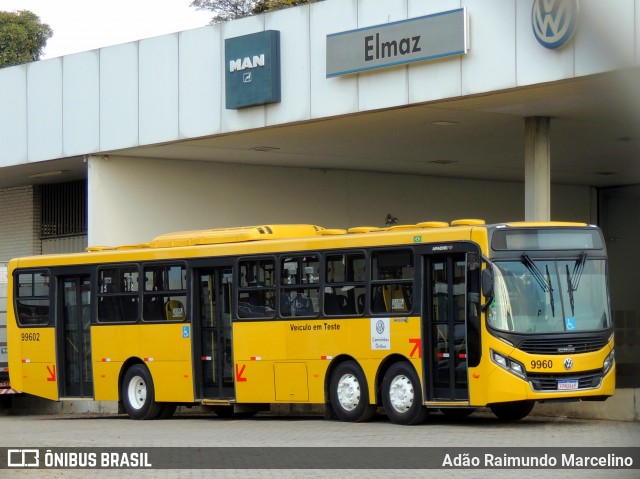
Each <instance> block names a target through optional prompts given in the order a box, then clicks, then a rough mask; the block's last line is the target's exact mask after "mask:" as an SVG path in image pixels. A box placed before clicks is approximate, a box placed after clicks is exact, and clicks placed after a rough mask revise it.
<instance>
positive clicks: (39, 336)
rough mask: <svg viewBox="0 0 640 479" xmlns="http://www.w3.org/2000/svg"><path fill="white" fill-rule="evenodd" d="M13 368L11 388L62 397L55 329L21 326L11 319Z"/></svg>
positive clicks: (11, 365)
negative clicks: (59, 387) (59, 384)
mask: <svg viewBox="0 0 640 479" xmlns="http://www.w3.org/2000/svg"><path fill="white" fill-rule="evenodd" d="M9 322H10V324H11V325H12V326H11V327H10V331H9V335H10V337H11V338H12V341H10V345H9V371H10V380H11V387H12V388H14V389H17V390H19V391H22V392H25V393H29V394H33V395H35V396H40V397H43V398H46V399H52V400H54V401H55V400H58V398H59V396H58V369H57V367H56V366H57V365H56V346H55V329H54V328H18V327H17V326H16V325H15V320H14V319H13V318H12V319H11V320H10V321H9Z"/></svg>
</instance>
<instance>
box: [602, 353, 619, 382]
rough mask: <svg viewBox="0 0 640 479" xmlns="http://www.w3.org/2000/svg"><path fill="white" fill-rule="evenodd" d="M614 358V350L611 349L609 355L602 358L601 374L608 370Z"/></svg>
mask: <svg viewBox="0 0 640 479" xmlns="http://www.w3.org/2000/svg"><path fill="white" fill-rule="evenodd" d="M615 359H616V350H615V349H612V350H611V352H610V353H609V356H607V357H606V358H605V360H604V363H602V375H603V376H604V375H605V374H607V373H608V372H609V370H610V369H611V367H612V366H613V362H614V361H615Z"/></svg>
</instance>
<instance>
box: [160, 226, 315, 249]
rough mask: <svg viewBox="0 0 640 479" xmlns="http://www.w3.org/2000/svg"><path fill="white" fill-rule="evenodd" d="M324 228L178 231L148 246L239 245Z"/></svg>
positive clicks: (290, 236)
mask: <svg viewBox="0 0 640 479" xmlns="http://www.w3.org/2000/svg"><path fill="white" fill-rule="evenodd" d="M322 230H324V228H322V227H320V226H314V225H295V224H294V225H268V226H267V225H262V226H243V227H238V228H214V229H208V230H195V231H179V232H176V233H167V234H164V235H160V236H157V237H156V238H154V239H153V240H152V241H151V243H150V244H149V245H150V246H151V247H152V248H168V247H171V246H196V245H208V244H221V243H239V242H244V241H257V240H265V239H283V238H305V237H310V236H317V235H318V234H320V231H322Z"/></svg>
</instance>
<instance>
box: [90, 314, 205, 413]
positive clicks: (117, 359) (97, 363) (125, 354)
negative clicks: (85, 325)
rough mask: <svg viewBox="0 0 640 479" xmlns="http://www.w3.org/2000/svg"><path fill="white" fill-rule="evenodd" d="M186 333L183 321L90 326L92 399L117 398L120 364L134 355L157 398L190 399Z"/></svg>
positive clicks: (191, 379)
mask: <svg viewBox="0 0 640 479" xmlns="http://www.w3.org/2000/svg"><path fill="white" fill-rule="evenodd" d="M185 328H186V329H185ZM190 335H191V329H190V326H189V325H188V324H186V323H162V324H140V325H108V326H96V327H93V328H92V331H91V338H92V348H93V353H92V354H93V365H94V391H95V399H96V400H105V401H107V400H109V401H115V400H117V399H118V386H119V385H118V379H119V376H120V371H121V368H122V365H123V364H124V362H125V361H126V360H128V359H130V358H138V359H139V360H141V361H144V362H145V364H146V365H147V367H148V368H149V371H150V372H151V375H152V378H153V384H154V387H155V399H156V400H157V401H171V402H193V401H194V393H193V377H192V370H193V366H192V361H191V338H190Z"/></svg>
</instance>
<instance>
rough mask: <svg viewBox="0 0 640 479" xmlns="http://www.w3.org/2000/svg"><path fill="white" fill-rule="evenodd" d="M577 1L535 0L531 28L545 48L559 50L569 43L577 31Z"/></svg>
mask: <svg viewBox="0 0 640 479" xmlns="http://www.w3.org/2000/svg"><path fill="white" fill-rule="evenodd" d="M577 19H578V3H577V0H535V2H533V9H532V10H531V26H532V27H533V34H534V35H535V37H536V40H538V42H539V43H540V45H542V46H543V47H545V48H558V47H561V46H562V45H564V44H565V43H567V42H568V41H569V40H570V39H571V37H572V36H573V33H574V32H575V29H576V23H577Z"/></svg>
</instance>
